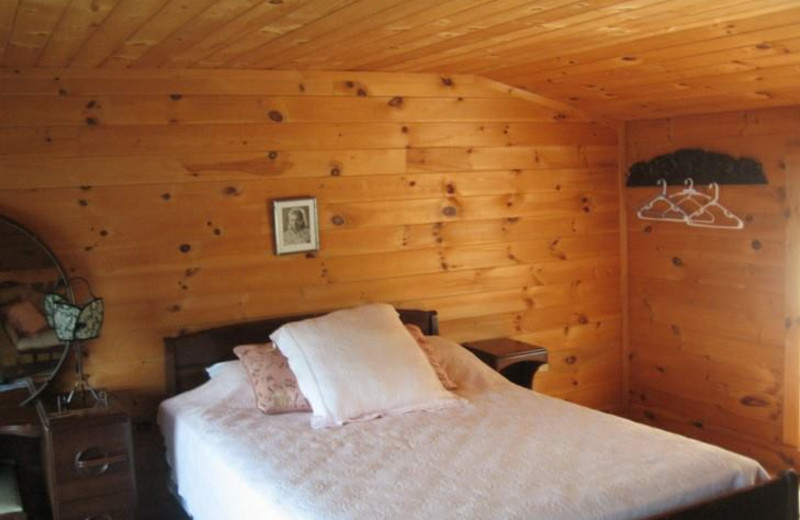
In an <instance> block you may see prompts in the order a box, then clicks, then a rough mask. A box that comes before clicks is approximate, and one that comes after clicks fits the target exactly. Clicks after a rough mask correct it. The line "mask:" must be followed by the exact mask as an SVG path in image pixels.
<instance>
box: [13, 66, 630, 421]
mask: <svg viewBox="0 0 800 520" xmlns="http://www.w3.org/2000/svg"><path fill="white" fill-rule="evenodd" d="M0 107H2V108H1V109H0V135H2V138H0V212H2V213H3V214H5V215H8V216H10V217H12V218H14V219H16V220H18V221H20V222H22V223H24V224H26V225H27V226H29V227H30V228H31V229H33V230H35V231H36V232H37V233H39V234H40V235H41V236H42V237H43V239H44V240H45V241H46V242H47V243H48V244H50V245H51V247H52V248H53V249H54V250H55V252H56V254H57V255H58V256H59V257H60V258H61V259H62V261H63V262H64V263H65V264H66V266H67V268H68V269H69V271H70V273H72V274H74V275H83V276H86V277H88V278H89V279H90V280H91V282H92V284H93V288H94V290H95V292H96V293H97V294H99V295H101V296H103V297H104V298H105V300H106V306H107V317H106V324H105V327H104V330H103V335H102V338H101V339H99V340H97V341H93V342H91V343H90V345H89V348H88V350H89V357H88V360H87V364H86V369H87V372H88V373H89V374H90V375H91V380H92V382H93V384H95V385H96V386H100V387H108V388H110V389H112V390H116V391H117V393H118V394H122V395H125V396H126V399H127V400H128V402H129V404H130V406H131V407H132V409H133V410H134V412H135V413H136V411H138V413H140V414H141V415H144V416H146V415H148V414H150V413H152V411H153V407H154V404H155V403H156V402H157V401H158V399H160V398H161V397H162V395H163V391H164V366H163V365H164V357H163V353H162V343H161V338H162V337H164V336H168V335H175V334H179V333H181V332H184V331H190V330H196V329H200V328H204V327H209V326H215V325H221V324H226V323H231V322H236V321H240V320H247V319H255V318H259V317H266V316H274V315H285V314H293V313H304V312H311V311H325V310H331V309H336V308H341V307H346V306H352V305H357V304H361V303H365V302H371V301H389V302H391V303H393V304H395V305H397V306H404V307H417V308H427V309H437V310H439V312H440V317H441V329H442V332H443V334H445V335H448V336H450V337H452V338H454V339H456V340H469V339H482V338H489V337H494V336H513V337H516V338H519V339H523V340H530V341H534V342H537V343H541V344H542V345H545V346H547V347H549V348H550V349H551V360H552V361H551V363H550V367H549V370H543V371H541V372H540V373H539V375H537V382H536V387H537V389H540V390H542V391H544V392H547V393H549V394H552V395H556V396H560V397H563V398H566V399H569V400H573V401H577V402H580V403H584V404H588V405H591V406H595V407H598V408H604V409H619V408H620V406H621V402H622V395H621V388H622V381H621V377H622V376H621V374H622V368H621V364H622V363H621V359H622V351H621V345H620V338H621V302H620V283H619V280H620V260H619V258H620V249H619V248H620V241H619V214H620V200H619V193H618V189H617V186H618V184H617V179H618V168H617V163H618V149H619V148H618V143H617V131H616V130H615V129H613V128H609V127H608V126H603V125H601V124H598V123H597V122H594V121H591V120H589V119H587V118H586V117H584V116H582V115H580V114H579V113H577V112H574V111H571V110H569V109H564V110H560V109H558V108H554V106H553V105H552V104H548V103H546V102H539V101H538V100H536V99H535V97H534V96H520V95H515V94H514V91H513V89H510V88H508V87H507V86H503V85H500V84H497V83H494V82H489V81H485V80H480V79H479V78H474V77H471V76H453V77H441V76H438V75H426V74H386V73H376V74H367V73H363V74H362V73H358V74H346V73H316V72H313V73H297V72H290V71H289V72H287V71H281V72H253V71H227V72H225V71H178V72H175V71H172V72H162V71H147V70H137V71H130V70H113V71H108V70H106V71H97V70H86V71H81V70H73V69H69V70H42V69H31V70H2V71H0ZM306 195H310V196H315V197H317V199H318V203H319V210H320V232H321V244H322V249H321V250H320V251H319V252H318V253H316V254H307V255H290V256H281V257H278V256H275V255H274V254H273V252H272V250H273V249H272V248H273V246H272V223H271V209H270V201H272V200H273V199H276V198H281V197H291V196H306ZM68 372H69V371H68V370H65V377H63V378H62V384H65V383H66V382H67V381H66V379H67V378H68Z"/></svg>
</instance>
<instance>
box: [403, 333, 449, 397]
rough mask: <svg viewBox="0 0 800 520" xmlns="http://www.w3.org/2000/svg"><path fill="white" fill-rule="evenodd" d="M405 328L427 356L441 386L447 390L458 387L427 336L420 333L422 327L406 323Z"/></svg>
mask: <svg viewBox="0 0 800 520" xmlns="http://www.w3.org/2000/svg"><path fill="white" fill-rule="evenodd" d="M406 330H407V331H408V332H409V333H410V334H411V336H413V338H414V339H415V340H416V342H417V345H419V348H420V349H422V352H424V353H425V357H426V358H428V362H429V363H430V364H431V366H432V367H433V371H434V372H436V376H437V377H438V378H439V381H441V382H442V386H444V387H445V388H446V389H448V390H455V389H456V388H458V385H457V384H456V383H455V381H453V379H452V378H451V377H450V374H448V373H447V371H446V370H445V369H444V367H443V366H442V362H441V361H440V360H439V356H437V355H436V352H435V351H434V350H433V348H432V347H431V344H430V342H429V341H428V338H426V337H425V334H423V333H422V329H420V328H419V327H417V326H416V325H411V324H406Z"/></svg>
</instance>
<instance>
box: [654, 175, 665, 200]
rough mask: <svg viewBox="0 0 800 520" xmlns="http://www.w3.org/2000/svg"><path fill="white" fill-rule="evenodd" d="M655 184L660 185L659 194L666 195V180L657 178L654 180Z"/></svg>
mask: <svg viewBox="0 0 800 520" xmlns="http://www.w3.org/2000/svg"><path fill="white" fill-rule="evenodd" d="M656 184H658V185H659V186H661V195H663V196H665V197H666V196H667V180H666V179H663V178H662V179H658V180H656Z"/></svg>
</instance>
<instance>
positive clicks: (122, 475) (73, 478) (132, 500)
mask: <svg viewBox="0 0 800 520" xmlns="http://www.w3.org/2000/svg"><path fill="white" fill-rule="evenodd" d="M39 410H40V415H41V420H42V425H43V428H44V439H43V445H44V455H43V456H44V460H45V468H46V469H45V473H46V477H47V487H48V492H49V495H50V504H51V507H52V510H53V519H54V520H72V519H76V520H77V519H80V520H84V519H92V520H123V519H128V520H132V519H133V518H134V517H135V507H136V483H135V480H134V459H133V443H132V440H131V419H130V417H129V416H128V415H127V414H126V413H125V412H124V411H122V410H121V409H119V408H118V407H117V406H115V405H114V404H111V405H110V406H107V407H97V408H86V409H77V410H70V411H66V412H59V413H45V412H44V408H43V407H42V406H40V407H39Z"/></svg>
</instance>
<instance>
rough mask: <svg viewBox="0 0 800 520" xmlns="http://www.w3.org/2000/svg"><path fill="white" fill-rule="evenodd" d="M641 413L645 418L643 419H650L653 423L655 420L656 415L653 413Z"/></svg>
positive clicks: (647, 411)
mask: <svg viewBox="0 0 800 520" xmlns="http://www.w3.org/2000/svg"><path fill="white" fill-rule="evenodd" d="M642 413H643V414H644V416H645V417H647V418H648V419H650V420H651V421H655V420H656V414H654V413H653V412H651V411H650V410H645V411H644V412H642Z"/></svg>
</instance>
